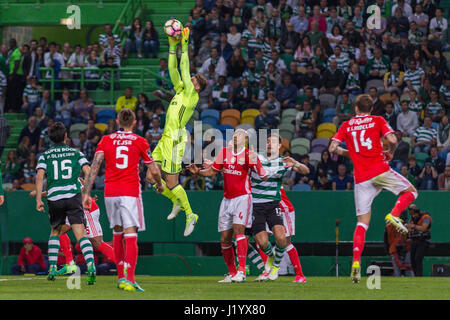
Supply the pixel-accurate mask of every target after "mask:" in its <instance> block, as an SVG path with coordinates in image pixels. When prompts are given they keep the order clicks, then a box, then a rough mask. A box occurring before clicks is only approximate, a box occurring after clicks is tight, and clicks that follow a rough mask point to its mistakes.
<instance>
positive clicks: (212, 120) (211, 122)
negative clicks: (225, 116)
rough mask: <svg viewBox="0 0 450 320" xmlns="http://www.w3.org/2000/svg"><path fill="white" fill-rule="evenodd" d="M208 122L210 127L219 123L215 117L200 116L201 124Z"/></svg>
mask: <svg viewBox="0 0 450 320" xmlns="http://www.w3.org/2000/svg"><path fill="white" fill-rule="evenodd" d="M206 123H207V124H209V125H211V126H212V127H214V126H215V125H217V124H218V123H219V119H217V118H215V117H204V118H202V124H206Z"/></svg>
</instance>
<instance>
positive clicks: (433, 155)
mask: <svg viewBox="0 0 450 320" xmlns="http://www.w3.org/2000/svg"><path fill="white" fill-rule="evenodd" d="M426 162H429V163H431V165H432V166H433V167H434V168H435V169H436V172H437V173H438V174H441V173H442V172H444V169H445V159H443V158H441V157H439V150H438V148H437V147H436V146H432V147H431V149H430V156H429V157H428V158H427V159H426Z"/></svg>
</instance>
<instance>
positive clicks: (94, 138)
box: [86, 119, 102, 148]
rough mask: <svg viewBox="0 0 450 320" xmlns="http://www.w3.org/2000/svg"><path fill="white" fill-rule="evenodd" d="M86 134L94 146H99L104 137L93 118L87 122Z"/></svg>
mask: <svg viewBox="0 0 450 320" xmlns="http://www.w3.org/2000/svg"><path fill="white" fill-rule="evenodd" d="M86 136H87V139H88V140H89V141H90V142H91V143H92V145H93V146H94V148H95V147H96V146H97V143H99V142H100V139H101V138H102V132H101V131H100V130H99V129H97V128H96V127H95V122H94V120H92V119H90V120H88V122H87V127H86Z"/></svg>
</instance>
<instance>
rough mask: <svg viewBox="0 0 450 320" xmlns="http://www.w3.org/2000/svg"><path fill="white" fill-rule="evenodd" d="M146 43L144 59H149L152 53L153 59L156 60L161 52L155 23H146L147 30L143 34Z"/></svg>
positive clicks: (149, 21)
mask: <svg viewBox="0 0 450 320" xmlns="http://www.w3.org/2000/svg"><path fill="white" fill-rule="evenodd" d="M143 41H144V57H145V58H148V57H149V53H150V52H151V53H152V58H153V59H155V58H156V57H157V56H158V52H159V45H160V44H159V35H158V31H156V28H155V25H154V23H153V21H151V20H147V21H145V28H144V34H143Z"/></svg>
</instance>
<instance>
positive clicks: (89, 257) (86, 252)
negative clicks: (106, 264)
mask: <svg viewBox="0 0 450 320" xmlns="http://www.w3.org/2000/svg"><path fill="white" fill-rule="evenodd" d="M78 242H79V243H80V248H81V252H82V253H83V256H84V260H85V261H86V265H87V266H88V267H89V266H91V265H94V250H93V249H92V245H91V242H90V241H89V239H88V238H86V237H83V238H81V239H80V241H78Z"/></svg>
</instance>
